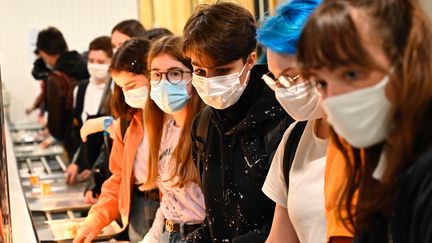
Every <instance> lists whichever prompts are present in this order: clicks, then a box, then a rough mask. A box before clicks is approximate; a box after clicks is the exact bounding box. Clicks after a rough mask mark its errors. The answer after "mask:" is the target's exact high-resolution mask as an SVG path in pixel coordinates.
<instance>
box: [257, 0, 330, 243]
mask: <svg viewBox="0 0 432 243" xmlns="http://www.w3.org/2000/svg"><path fill="white" fill-rule="evenodd" d="M320 2H321V1H319V0H316V1H300V0H293V1H291V2H289V3H285V4H282V5H281V6H280V7H278V8H277V10H276V15H275V16H273V17H270V18H268V19H266V20H265V22H264V23H263V24H262V26H261V27H260V28H259V29H258V32H257V38H258V41H259V42H260V43H261V44H262V45H264V46H265V47H266V48H267V62H268V67H269V70H270V71H271V74H272V75H271V74H268V75H264V76H263V79H264V81H265V82H266V83H267V85H269V87H270V88H271V89H272V90H274V91H275V95H276V99H277V100H278V101H279V103H280V104H281V105H282V107H283V108H284V109H285V110H286V111H287V112H288V114H289V115H290V116H291V117H293V118H294V120H296V122H295V123H293V124H291V126H290V127H289V128H288V129H287V131H286V132H285V134H284V137H283V138H282V141H281V143H280V145H279V147H278V150H277V151H276V154H275V156H274V158H273V162H272V166H271V167H270V170H269V173H268V175H267V179H266V181H265V183H264V186H263V189H262V190H263V192H264V193H265V194H266V195H267V196H268V197H269V198H271V199H272V200H273V201H274V202H275V203H276V208H275V213H274V217H273V224H272V228H271V231H270V235H269V237H268V238H267V241H266V242H302V243H319V242H322V243H325V242H327V241H326V218H325V210H324V171H325V165H326V151H327V137H328V126H327V123H326V121H325V119H324V111H323V109H322V107H321V96H320V94H319V93H318V92H317V90H316V89H314V88H313V87H312V86H311V85H310V83H309V82H307V81H306V79H305V78H304V77H303V75H302V73H301V70H300V68H299V66H298V64H297V60H296V56H295V55H296V52H297V43H298V39H299V37H300V33H301V31H302V29H303V26H304V24H305V23H306V21H307V19H308V17H309V15H310V14H311V13H312V12H313V11H314V9H315V8H316V7H317V6H318V5H319V4H320ZM271 76H273V77H274V78H273V77H271ZM311 198H313V200H311Z"/></svg>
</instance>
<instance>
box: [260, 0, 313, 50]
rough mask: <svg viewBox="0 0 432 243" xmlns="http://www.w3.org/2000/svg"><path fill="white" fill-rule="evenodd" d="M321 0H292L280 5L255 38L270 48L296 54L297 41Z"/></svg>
mask: <svg viewBox="0 0 432 243" xmlns="http://www.w3.org/2000/svg"><path fill="white" fill-rule="evenodd" d="M320 3H321V0H292V1H290V2H287V3H284V4H282V5H280V6H279V7H278V8H277V9H276V15H275V16H272V17H269V18H267V19H266V20H265V21H264V22H263V23H262V25H261V27H260V28H259V29H258V31H257V40H258V42H260V43H261V44H262V45H264V46H265V47H267V48H269V49H270V50H272V51H274V52H277V53H282V54H292V55H294V54H296V52H297V43H298V40H299V38H300V34H301V32H302V30H303V27H304V25H305V24H306V21H307V20H308V18H309V16H310V15H311V14H312V12H313V11H314V10H315V8H316V7H317V6H318V5H319V4H320Z"/></svg>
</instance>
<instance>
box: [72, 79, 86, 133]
mask: <svg viewBox="0 0 432 243" xmlns="http://www.w3.org/2000/svg"><path fill="white" fill-rule="evenodd" d="M88 84H89V81H88V80H84V81H82V82H80V83H79V85H78V90H77V94H76V97H75V109H74V112H73V116H74V125H78V124H79V126H81V125H82V124H83V122H84V121H82V120H81V114H82V112H83V110H84V96H85V93H86V90H87V86H88ZM75 119H76V120H75Z"/></svg>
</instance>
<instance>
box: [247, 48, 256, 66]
mask: <svg viewBox="0 0 432 243" xmlns="http://www.w3.org/2000/svg"><path fill="white" fill-rule="evenodd" d="M256 60H257V54H256V52H254V51H253V52H252V53H251V54H250V55H249V57H248V58H247V59H246V65H247V67H248V69H249V70H250V69H252V68H253V66H254V65H255V63H256Z"/></svg>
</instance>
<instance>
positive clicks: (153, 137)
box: [144, 36, 204, 187]
mask: <svg viewBox="0 0 432 243" xmlns="http://www.w3.org/2000/svg"><path fill="white" fill-rule="evenodd" d="M181 41H182V39H181V37H177V36H166V37H163V38H161V39H160V40H158V41H156V42H155V43H154V44H152V47H151V49H150V52H149V55H148V60H147V63H148V65H149V67H150V66H151V62H152V60H153V59H154V58H155V57H156V56H159V55H161V54H168V55H170V56H172V57H173V58H175V59H176V60H178V61H180V62H181V63H183V64H184V65H185V66H186V67H188V68H189V69H190V70H192V65H191V61H190V59H189V58H187V57H185V56H184V55H183V54H182V52H181V44H182V43H181ZM203 106H204V105H203V102H202V101H201V99H200V97H199V96H198V94H197V92H196V90H195V88H194V87H192V92H191V98H190V99H189V102H188V104H187V105H186V110H187V116H186V120H185V123H184V126H183V128H182V131H181V133H180V137H179V142H178V143H177V146H176V148H175V149H174V152H173V156H172V159H173V160H174V161H175V167H174V168H175V169H174V170H173V174H172V175H171V176H170V179H169V180H171V179H173V178H174V177H175V176H178V181H177V182H176V183H175V186H180V187H182V186H184V185H186V184H187V183H189V182H196V183H198V182H199V171H198V169H197V167H196V165H195V163H194V161H193V159H192V152H191V148H192V138H191V129H192V121H193V118H194V117H195V115H196V114H197V113H198V112H199V111H200V110H201V109H202V108H203ZM144 112H145V115H144V118H145V124H146V132H147V134H148V138H149V144H150V148H149V159H148V179H147V182H146V184H145V185H147V186H148V185H153V184H154V183H155V182H156V179H157V176H158V164H159V155H160V154H159V152H160V151H159V150H160V144H161V138H162V130H163V126H164V123H165V122H163V123H162V122H160V121H162V120H164V116H165V113H164V112H163V111H162V110H161V109H160V108H159V107H158V106H157V105H156V103H155V102H154V101H153V100H151V99H150V98H149V99H148V101H147V104H146V108H145V111H144Z"/></svg>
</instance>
